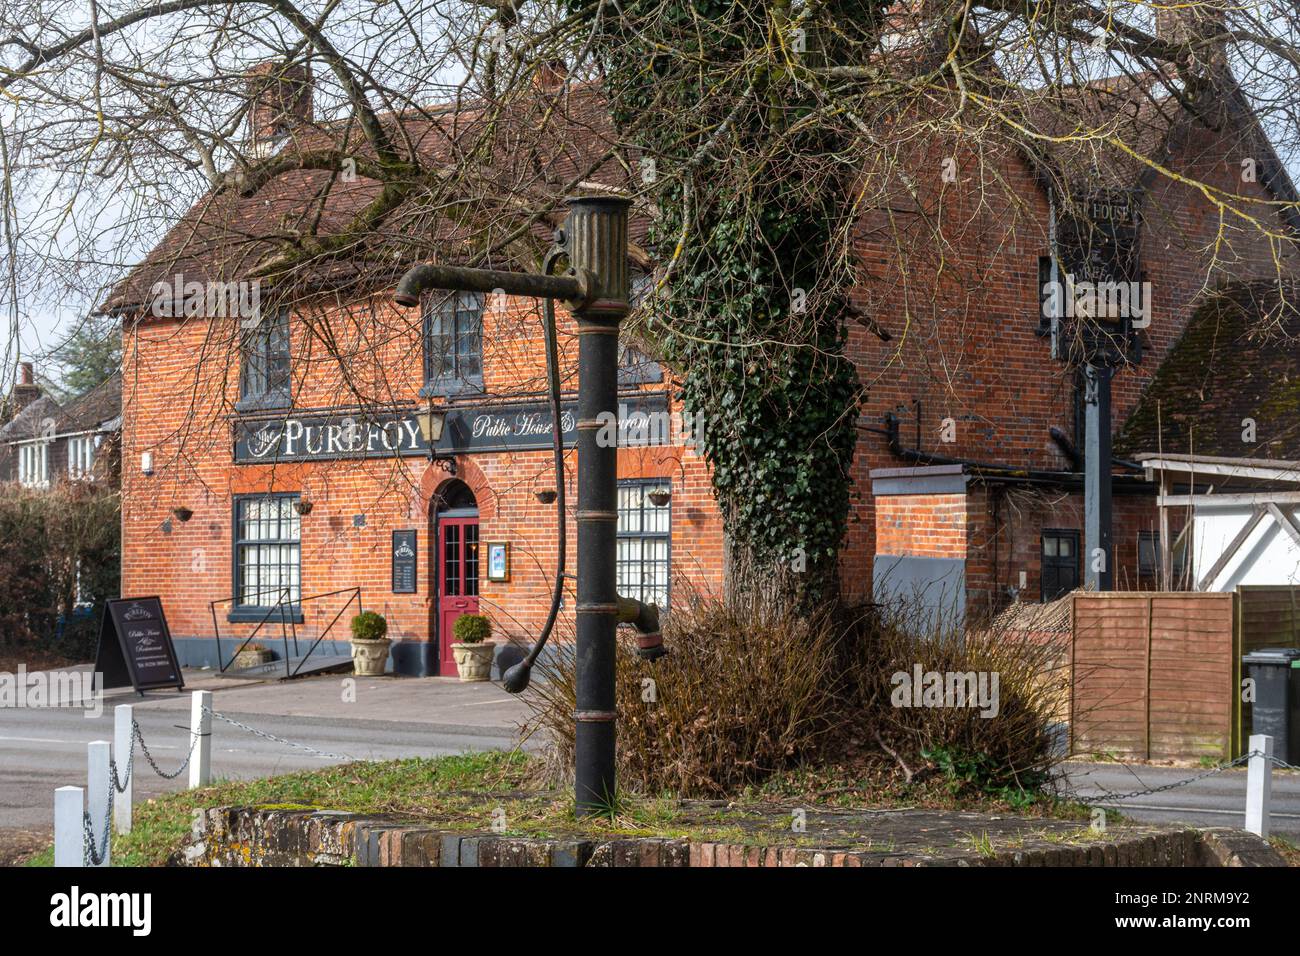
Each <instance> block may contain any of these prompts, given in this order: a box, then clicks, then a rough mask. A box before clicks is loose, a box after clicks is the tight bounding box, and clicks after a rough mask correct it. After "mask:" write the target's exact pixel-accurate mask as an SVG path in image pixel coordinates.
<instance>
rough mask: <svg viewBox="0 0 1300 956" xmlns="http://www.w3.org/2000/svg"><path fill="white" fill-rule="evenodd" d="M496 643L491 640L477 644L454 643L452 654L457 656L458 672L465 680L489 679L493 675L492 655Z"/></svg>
mask: <svg viewBox="0 0 1300 956" xmlns="http://www.w3.org/2000/svg"><path fill="white" fill-rule="evenodd" d="M495 649H496V645H495V644H493V643H492V642H491V641H481V642H479V643H477V644H452V645H451V654H452V656H453V657H454V658H456V673H457V674H459V675H460V679H461V680H463V681H473V680H488V679H489V678H490V677H491V676H492V655H493V652H494V651H495Z"/></svg>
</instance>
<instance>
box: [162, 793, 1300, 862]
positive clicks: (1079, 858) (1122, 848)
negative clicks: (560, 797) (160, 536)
mask: <svg viewBox="0 0 1300 956" xmlns="http://www.w3.org/2000/svg"><path fill="white" fill-rule="evenodd" d="M171 863H173V864H174V865H180V866H408V867H416V866H477V867H499V866H508V867H515V866H543V867H546V866H559V867H570V866H651V867H688V866H689V867H720V866H744V867H772V866H813V867H827V866H829V867H838V866H849V867H875V866H1098V867H1099V866H1281V865H1283V861H1282V859H1281V857H1279V856H1278V854H1277V853H1276V851H1274V850H1273V849H1272V848H1271V847H1270V846H1269V845H1268V844H1267V842H1265V841H1264V840H1261V839H1260V838H1259V837H1256V836H1254V835H1252V834H1249V833H1245V832H1244V831H1240V830H1231V829H1218V828H1216V829H1208V830H1191V829H1178V828H1160V827H1131V828H1130V827H1125V828H1122V829H1121V828H1115V829H1114V830H1112V831H1111V832H1110V833H1108V834H1107V835H1106V837H1105V838H1104V839H1089V840H1087V841H1086V842H1081V843H1077V844H1073V845H1070V844H1064V843H1051V842H1048V841H1038V845H1035V843H1034V842H1033V841H1027V843H1026V845H1025V846H1023V847H1021V848H1017V849H1003V850H996V849H995V850H994V851H993V852H992V853H991V854H981V853H978V852H976V851H975V850H973V849H967V848H957V847H950V848H948V849H938V850H935V851H933V852H930V853H916V852H895V851H892V850H890V851H881V850H863V849H853V848H844V847H825V848H818V847H806V846H799V847H795V846H750V845H745V844H730V843H704V842H691V841H689V840H685V839H663V838H635V839H609V840H603V839H600V838H588V837H574V838H564V837H559V838H550V839H531V838H520V837H510V836H498V835H495V834H491V833H473V832H447V831H445V830H439V829H435V828H430V827H427V826H420V825H418V824H413V823H410V822H404V821H401V820H394V819H384V818H374V817H366V816H362V815H358V814H352V813H342V812H336V811H320V810H310V809H274V808H266V807H220V808H215V809H209V810H205V811H196V814H195V822H194V832H193V834H192V840H191V843H190V844H189V845H188V846H187V847H186V848H185V849H184V850H182V851H179V852H178V853H176V854H175V855H174V857H173V858H172V860H171Z"/></svg>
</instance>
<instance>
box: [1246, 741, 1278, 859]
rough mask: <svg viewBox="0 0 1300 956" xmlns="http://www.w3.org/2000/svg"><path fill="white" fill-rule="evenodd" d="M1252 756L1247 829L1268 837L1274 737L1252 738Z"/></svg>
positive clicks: (1249, 770) (1249, 774)
mask: <svg viewBox="0 0 1300 956" xmlns="http://www.w3.org/2000/svg"><path fill="white" fill-rule="evenodd" d="M1250 752H1251V753H1252V754H1254V755H1255V756H1252V757H1251V758H1250V760H1249V762H1248V763H1247V768H1248V769H1247V771H1246V829H1247V830H1249V831H1250V832H1251V833H1256V834H1258V835H1259V836H1262V837H1264V838H1265V839H1267V838H1268V804H1269V799H1270V798H1271V797H1272V793H1273V738H1272V737H1267V736H1265V735H1264V734H1256V735H1254V736H1253V737H1251V738H1250Z"/></svg>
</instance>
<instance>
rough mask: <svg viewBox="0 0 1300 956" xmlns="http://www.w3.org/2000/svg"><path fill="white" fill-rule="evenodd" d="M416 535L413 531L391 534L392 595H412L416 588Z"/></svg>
mask: <svg viewBox="0 0 1300 956" xmlns="http://www.w3.org/2000/svg"><path fill="white" fill-rule="evenodd" d="M416 534H417V532H416V531H415V530H414V529H411V530H404V531H394V532H393V593H394V594H414V593H415V586H416V575H415V567H416V560H415V559H416V553H417V550H418V547H417V544H416V541H417V539H416Z"/></svg>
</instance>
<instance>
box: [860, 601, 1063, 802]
mask: <svg viewBox="0 0 1300 956" xmlns="http://www.w3.org/2000/svg"><path fill="white" fill-rule="evenodd" d="M1026 611H1028V612H1029V613H1028V614H1026V615H1022V616H1020V617H1016V616H1008V615H1003V616H1000V617H999V618H996V619H994V620H993V621H990V622H985V623H982V624H974V623H971V622H967V623H965V624H964V625H962V626H943V625H942V624H938V625H936V624H935V621H934V616H933V615H932V614H931V613H929V612H926V611H924V610H922V609H920V608H919V607H917V606H915V605H911V606H908V605H904V606H901V607H900V606H894V607H891V608H890V609H889V613H886V614H877V615H873V616H872V617H871V618H870V624H869V628H868V630H869V634H868V636H867V639H865V640H859V641H857V642H854V645H853V646H854V649H855V651H856V655H857V665H856V666H855V667H853V668H851V671H852V673H853V674H854V675H855V680H854V685H855V687H854V689H855V694H856V698H857V704H858V708H859V710H860V713H861V714H862V715H863V718H864V722H865V724H867V725H869V726H868V727H867V728H864V729H866V730H868V732H869V733H870V735H871V737H872V738H873V739H874V740H875V742H876V743H877V744H878V745H879V746H880V748H881V750H882V751H884V752H885V753H886V754H887V755H889V756H890V757H891V758H892V759H894V760H895V761H896V762H897V764H898V766H899V768H900V771H902V773H903V774H904V776H905V778H906V779H908V781H909V782H910V780H911V779H912V778H913V777H914V776H916V775H917V774H918V773H921V774H924V775H930V774H934V773H936V772H937V773H941V774H942V775H943V776H944V777H945V778H946V779H947V781H948V783H949V785H950V787H951V789H952V790H953V791H954V792H956V793H960V794H963V795H967V796H976V795H981V794H982V795H989V796H996V797H999V798H1001V799H1004V800H1007V801H1008V802H1011V803H1013V804H1022V803H1026V802H1030V801H1032V800H1033V799H1034V798H1035V795H1036V794H1037V793H1038V792H1039V791H1041V790H1042V789H1043V788H1044V787H1045V786H1047V785H1048V783H1049V781H1050V778H1051V770H1052V768H1053V766H1054V765H1055V764H1056V763H1057V762H1059V760H1060V759H1061V758H1062V756H1063V750H1062V744H1063V741H1062V739H1061V736H1060V734H1061V732H1062V725H1061V724H1060V723H1059V718H1060V716H1061V714H1063V713H1066V712H1068V695H1069V683H1068V680H1065V679H1063V678H1064V677H1065V675H1066V673H1067V670H1068V662H1067V660H1068V655H1067V654H1066V653H1065V649H1066V647H1067V645H1066V640H1067V639H1068V633H1059V632H1052V631H1045V630H1042V629H1039V628H1038V627H1036V626H1035V624H1034V621H1033V620H1032V618H1033V613H1032V609H1031V608H1026ZM1026 618H1028V619H1026ZM917 665H919V666H920V668H921V671H922V673H923V674H924V673H930V672H937V673H939V674H942V675H945V678H946V675H949V674H953V675H969V674H974V675H976V677H977V678H978V677H980V676H982V677H983V678H984V681H985V684H984V686H985V687H986V688H987V689H988V690H989V691H992V689H993V680H992V675H994V674H996V675H997V696H996V705H997V706H996V714H995V715H992V716H987V717H986V716H983V715H982V710H981V708H980V707H979V706H970V705H969V704H968V705H967V706H951V705H950V704H951V703H956V702H957V701H959V698H958V699H957V700H956V701H951V702H949V701H946V702H945V706H940V707H934V706H920V707H916V706H910V707H909V706H896V701H895V699H894V698H895V691H896V690H899V689H900V688H903V687H906V686H907V685H906V684H905V683H904V682H903V681H901V680H899V679H898V678H897V677H896V675H899V674H906V675H908V677H909V678H911V679H912V681H911V682H912V683H913V684H914V683H915V673H916V667H917ZM963 685H964V686H969V684H968V683H967V682H965V681H961V680H958V681H957V682H956V683H955V684H954V686H963ZM946 687H947V680H946V679H945V689H946ZM900 696H901V694H900Z"/></svg>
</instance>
